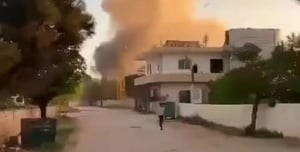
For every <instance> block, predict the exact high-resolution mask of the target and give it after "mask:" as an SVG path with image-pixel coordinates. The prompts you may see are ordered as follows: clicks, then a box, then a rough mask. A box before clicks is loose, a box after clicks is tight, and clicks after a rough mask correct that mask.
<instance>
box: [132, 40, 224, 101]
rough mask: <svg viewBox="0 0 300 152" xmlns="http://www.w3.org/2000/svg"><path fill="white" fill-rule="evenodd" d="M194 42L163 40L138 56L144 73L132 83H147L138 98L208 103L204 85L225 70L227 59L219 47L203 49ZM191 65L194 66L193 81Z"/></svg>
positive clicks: (137, 84) (140, 84)
mask: <svg viewBox="0 0 300 152" xmlns="http://www.w3.org/2000/svg"><path fill="white" fill-rule="evenodd" d="M197 44H198V42H182V41H167V42H166V44H165V46H162V47H158V48H153V50H152V51H150V53H148V54H144V55H143V56H141V57H139V60H144V61H146V63H147V64H146V70H145V76H143V77H139V78H137V79H135V85H136V86H147V88H146V89H145V91H148V93H147V94H146V95H147V96H148V97H147V98H142V99H140V100H143V102H151V101H161V100H166V101H173V102H183V103H208V101H209V100H208V98H209V97H208V96H209V92H210V91H209V88H208V84H209V82H211V81H214V80H216V79H217V78H219V77H221V76H222V74H223V73H224V72H226V71H228V70H229V67H228V65H229V63H228V61H229V60H228V59H229V58H228V55H227V54H228V53H226V52H225V51H223V48H222V47H220V48H204V47H201V46H200V45H199V46H198V45H197ZM192 67H194V68H195V69H196V73H195V75H194V81H193V82H192V74H191V68H192ZM144 96H145V94H144ZM145 100H146V101H145Z"/></svg>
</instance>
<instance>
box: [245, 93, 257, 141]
mask: <svg viewBox="0 0 300 152" xmlns="http://www.w3.org/2000/svg"><path fill="white" fill-rule="evenodd" d="M258 104H259V99H255V100H254V102H253V106H252V113H251V124H250V125H249V126H248V127H247V128H246V135H249V136H252V135H254V134H255V129H256V119H257V112H258Z"/></svg>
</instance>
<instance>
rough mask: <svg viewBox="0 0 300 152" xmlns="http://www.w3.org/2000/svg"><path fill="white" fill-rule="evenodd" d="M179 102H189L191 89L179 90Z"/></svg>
mask: <svg viewBox="0 0 300 152" xmlns="http://www.w3.org/2000/svg"><path fill="white" fill-rule="evenodd" d="M179 102H180V103H191V91H190V90H184V91H179Z"/></svg>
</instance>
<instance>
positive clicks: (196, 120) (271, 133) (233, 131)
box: [179, 116, 283, 139]
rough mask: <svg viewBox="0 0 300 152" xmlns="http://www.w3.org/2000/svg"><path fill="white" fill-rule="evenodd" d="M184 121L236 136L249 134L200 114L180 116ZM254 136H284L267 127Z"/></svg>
mask: <svg viewBox="0 0 300 152" xmlns="http://www.w3.org/2000/svg"><path fill="white" fill-rule="evenodd" d="M179 119H180V120H181V121H183V122H184V123H188V124H193V125H201V126H203V127H205V128H208V129H212V130H217V131H220V132H222V133H224V134H227V135H235V136H247V135H246V131H245V129H240V128H236V127H229V126H224V125H221V124H216V123H214V122H211V121H208V120H206V119H204V118H201V117H199V116H193V117H180V118H179ZM250 137H254V138H272V139H273V138H283V134H282V133H278V132H276V131H269V130H267V129H259V130H257V131H256V132H255V134H254V135H252V136H250Z"/></svg>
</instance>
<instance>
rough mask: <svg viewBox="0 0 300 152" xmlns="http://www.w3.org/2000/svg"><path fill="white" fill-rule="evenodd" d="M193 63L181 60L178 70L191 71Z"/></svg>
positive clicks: (188, 60)
mask: <svg viewBox="0 0 300 152" xmlns="http://www.w3.org/2000/svg"><path fill="white" fill-rule="evenodd" d="M191 65H192V61H191V60H190V59H188V58H185V59H180V60H179V61H178V69H180V70H189V69H191Z"/></svg>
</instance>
